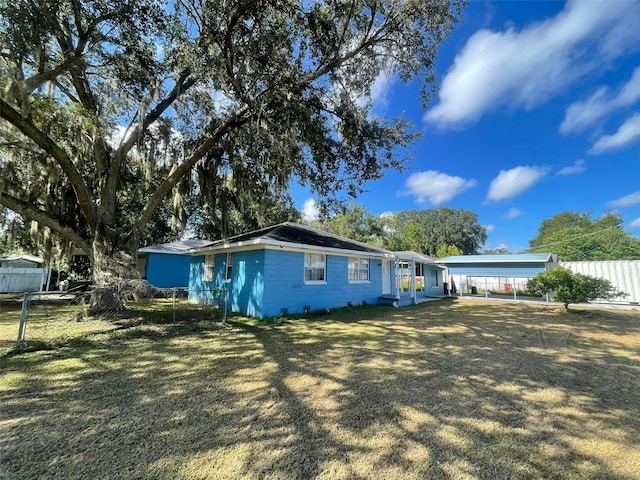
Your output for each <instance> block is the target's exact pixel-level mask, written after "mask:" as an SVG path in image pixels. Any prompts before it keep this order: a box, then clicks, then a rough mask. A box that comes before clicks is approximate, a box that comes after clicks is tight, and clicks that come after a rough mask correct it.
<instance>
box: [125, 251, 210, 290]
mask: <svg viewBox="0 0 640 480" xmlns="http://www.w3.org/2000/svg"><path fill="white" fill-rule="evenodd" d="M211 243H212V242H211V241H210V240H180V241H176V242H171V243H163V244H161V245H153V246H150V247H144V248H141V249H139V250H138V265H137V268H138V272H139V273H140V276H141V277H142V278H144V279H146V280H147V282H148V283H149V284H151V285H153V286H154V287H158V288H174V287H182V288H186V287H187V286H188V285H189V270H190V268H191V253H190V252H191V250H192V249H194V248H198V247H203V246H205V245H209V244H211Z"/></svg>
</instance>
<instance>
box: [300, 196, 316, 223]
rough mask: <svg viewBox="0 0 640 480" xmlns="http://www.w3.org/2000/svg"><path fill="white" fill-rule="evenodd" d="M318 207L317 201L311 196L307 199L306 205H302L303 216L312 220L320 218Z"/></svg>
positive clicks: (307, 219) (309, 220) (308, 220)
mask: <svg viewBox="0 0 640 480" xmlns="http://www.w3.org/2000/svg"><path fill="white" fill-rule="evenodd" d="M318 213H319V211H318V207H317V206H316V201H315V200H314V199H313V198H309V199H308V200H305V202H304V205H303V207H302V216H303V217H304V219H305V221H307V222H311V221H313V220H315V219H316V218H318Z"/></svg>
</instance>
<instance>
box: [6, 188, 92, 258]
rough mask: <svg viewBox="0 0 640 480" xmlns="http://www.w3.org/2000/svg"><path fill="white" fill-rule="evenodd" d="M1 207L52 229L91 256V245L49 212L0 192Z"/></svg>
mask: <svg viewBox="0 0 640 480" xmlns="http://www.w3.org/2000/svg"><path fill="white" fill-rule="evenodd" d="M0 205H2V206H4V207H6V208H8V209H9V210H13V211H14V212H16V213H18V214H19V215H21V216H22V217H24V218H26V219H27V220H32V221H34V222H38V223H39V224H40V225H44V226H45V227H48V228H50V229H51V230H52V231H54V232H56V233H57V234H59V235H61V236H63V237H64V238H66V239H67V240H69V241H70V242H71V243H73V244H74V245H75V246H76V247H77V248H80V249H82V250H83V251H84V252H85V253H87V254H91V248H90V247H91V245H90V244H89V242H87V241H86V240H85V239H84V238H82V237H81V236H80V235H79V234H78V233H76V232H75V231H74V230H73V229H72V228H69V227H64V226H62V225H60V223H58V222H57V221H56V220H54V219H53V218H52V217H51V214H50V213H49V212H46V211H44V210H40V209H38V208H36V207H35V206H34V205H33V204H31V203H27V202H24V201H22V200H20V199H19V198H16V197H14V196H12V195H9V194H8V193H6V192H3V191H0Z"/></svg>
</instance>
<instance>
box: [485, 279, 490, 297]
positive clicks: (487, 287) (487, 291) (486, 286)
mask: <svg viewBox="0 0 640 480" xmlns="http://www.w3.org/2000/svg"><path fill="white" fill-rule="evenodd" d="M488 282H489V281H488V280H487V277H484V298H489V283H488Z"/></svg>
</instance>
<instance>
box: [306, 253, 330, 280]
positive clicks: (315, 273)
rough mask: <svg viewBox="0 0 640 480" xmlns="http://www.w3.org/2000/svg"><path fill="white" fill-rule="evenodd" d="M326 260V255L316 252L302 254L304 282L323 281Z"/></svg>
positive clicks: (324, 278)
mask: <svg viewBox="0 0 640 480" xmlns="http://www.w3.org/2000/svg"><path fill="white" fill-rule="evenodd" d="M326 262H327V256H326V255H320V254H317V253H305V254H304V281H305V282H324V281H326V277H325V267H326Z"/></svg>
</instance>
